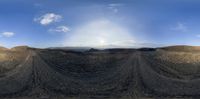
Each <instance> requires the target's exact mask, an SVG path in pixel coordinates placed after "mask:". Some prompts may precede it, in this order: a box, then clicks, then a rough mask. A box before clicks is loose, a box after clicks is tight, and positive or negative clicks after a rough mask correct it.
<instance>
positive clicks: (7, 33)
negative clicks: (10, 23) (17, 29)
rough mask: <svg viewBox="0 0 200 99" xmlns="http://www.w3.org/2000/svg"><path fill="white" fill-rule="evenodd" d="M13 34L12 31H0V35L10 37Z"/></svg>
mask: <svg viewBox="0 0 200 99" xmlns="http://www.w3.org/2000/svg"><path fill="white" fill-rule="evenodd" d="M14 35H15V33H14V32H3V33H1V35H0V37H12V36H14Z"/></svg>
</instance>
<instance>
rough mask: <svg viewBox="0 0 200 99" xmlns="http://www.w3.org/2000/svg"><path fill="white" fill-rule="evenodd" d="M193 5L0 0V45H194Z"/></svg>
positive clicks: (188, 0)
mask: <svg viewBox="0 0 200 99" xmlns="http://www.w3.org/2000/svg"><path fill="white" fill-rule="evenodd" d="M199 5H200V1H199V0H0V13H1V14H0V46H5V47H8V48H10V47H14V46H19V45H28V46H31V47H39V48H46V47H64V46H79V47H80V46H81V47H82V46H83V47H84V46H85V47H101V46H120V47H138V46H139V47H143V46H144V47H145V46H150V47H154V46H161V45H194V46H198V45H200V28H199V26H200V6H199Z"/></svg>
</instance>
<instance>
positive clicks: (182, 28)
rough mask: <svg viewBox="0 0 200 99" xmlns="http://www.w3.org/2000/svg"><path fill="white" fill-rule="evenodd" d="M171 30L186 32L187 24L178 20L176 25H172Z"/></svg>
mask: <svg viewBox="0 0 200 99" xmlns="http://www.w3.org/2000/svg"><path fill="white" fill-rule="evenodd" d="M171 30H175V31H179V32H186V31H187V26H185V24H183V23H180V22H178V23H177V24H176V26H174V27H172V28H171Z"/></svg>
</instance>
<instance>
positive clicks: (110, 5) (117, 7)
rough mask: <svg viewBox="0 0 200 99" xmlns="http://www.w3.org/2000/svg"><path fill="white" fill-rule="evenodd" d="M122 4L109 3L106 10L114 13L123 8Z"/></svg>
mask: <svg viewBox="0 0 200 99" xmlns="http://www.w3.org/2000/svg"><path fill="white" fill-rule="evenodd" d="M123 5H124V4H121V3H111V4H109V5H108V8H109V9H110V10H112V11H113V12H114V13H117V12H118V11H119V7H121V6H123Z"/></svg>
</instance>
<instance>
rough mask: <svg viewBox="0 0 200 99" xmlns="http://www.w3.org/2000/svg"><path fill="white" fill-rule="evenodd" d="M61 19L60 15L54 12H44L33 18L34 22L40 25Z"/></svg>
mask: <svg viewBox="0 0 200 99" xmlns="http://www.w3.org/2000/svg"><path fill="white" fill-rule="evenodd" d="M61 19H62V16H61V15H58V14H55V13H46V14H44V15H42V16H40V17H38V18H34V21H35V22H39V23H40V24H41V25H48V24H51V23H53V22H58V21H60V20H61Z"/></svg>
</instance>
